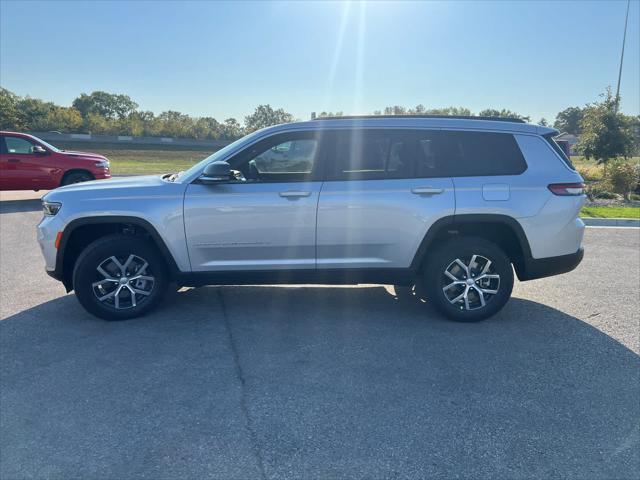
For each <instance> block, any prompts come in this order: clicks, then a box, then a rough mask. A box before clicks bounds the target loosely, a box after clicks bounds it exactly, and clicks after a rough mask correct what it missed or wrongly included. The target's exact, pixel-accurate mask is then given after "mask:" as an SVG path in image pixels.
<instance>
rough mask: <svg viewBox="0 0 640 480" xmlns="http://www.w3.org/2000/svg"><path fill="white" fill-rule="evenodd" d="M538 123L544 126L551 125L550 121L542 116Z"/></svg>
mask: <svg viewBox="0 0 640 480" xmlns="http://www.w3.org/2000/svg"><path fill="white" fill-rule="evenodd" d="M538 125H542V126H543V127H547V126H549V122H547V119H546V118H544V117H542V118H541V119H540V120H538Z"/></svg>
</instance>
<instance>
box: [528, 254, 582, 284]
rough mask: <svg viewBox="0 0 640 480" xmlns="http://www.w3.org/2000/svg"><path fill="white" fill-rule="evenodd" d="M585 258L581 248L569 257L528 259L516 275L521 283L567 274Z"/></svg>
mask: <svg viewBox="0 0 640 480" xmlns="http://www.w3.org/2000/svg"><path fill="white" fill-rule="evenodd" d="M583 257H584V248H583V247H580V248H579V249H578V251H577V252H575V253H570V254H569V255H561V256H559V257H548V258H528V259H526V260H525V261H524V264H523V265H522V266H521V267H520V268H518V269H516V273H517V274H518V278H519V279H520V280H521V281H525V280H534V279H536V278H544V277H550V276H552V275H560V274H561V273H567V272H570V271H571V270H573V269H574V268H576V267H577V266H578V265H579V264H580V262H581V261H582V258H583Z"/></svg>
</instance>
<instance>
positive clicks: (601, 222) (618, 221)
mask: <svg viewBox="0 0 640 480" xmlns="http://www.w3.org/2000/svg"><path fill="white" fill-rule="evenodd" d="M582 221H583V222H584V224H585V225H586V226H587V227H640V219H635V218H584V217H583V218H582Z"/></svg>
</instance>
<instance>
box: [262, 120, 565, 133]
mask: <svg viewBox="0 0 640 480" xmlns="http://www.w3.org/2000/svg"><path fill="white" fill-rule="evenodd" d="M347 127H374V128H433V129H440V128H451V129H461V130H489V131H504V132H512V133H529V134H534V135H546V134H557V133H558V131H557V130H555V129H553V128H549V127H543V126H540V125H532V124H530V123H524V122H522V121H521V120H518V121H514V120H513V119H504V118H498V119H496V118H492V117H491V118H487V117H450V116H434V115H428V116H418V115H388V116H385V115H375V116H358V117H324V118H321V119H315V120H309V121H304V122H294V123H287V124H282V125H276V126H274V127H268V128H266V129H264V130H265V133H266V132H267V131H269V132H275V131H286V130H292V129H300V130H308V129H333V128H337V129H339V128H347Z"/></svg>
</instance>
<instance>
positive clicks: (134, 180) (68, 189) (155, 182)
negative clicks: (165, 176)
mask: <svg viewBox="0 0 640 480" xmlns="http://www.w3.org/2000/svg"><path fill="white" fill-rule="evenodd" d="M166 183H167V182H165V181H164V180H162V176H161V175H142V176H135V177H119V178H112V179H110V180H92V181H90V182H82V183H73V184H71V185H67V186H65V187H59V188H56V189H55V190H51V191H50V192H49V193H47V194H46V195H45V196H44V197H43V200H44V199H46V200H47V201H55V198H57V197H60V196H65V195H67V194H73V193H76V192H96V193H98V192H100V193H107V192H105V191H106V190H111V191H113V193H114V194H117V192H118V191H121V190H126V189H133V190H137V189H142V188H148V187H159V186H162V185H166Z"/></svg>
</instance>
